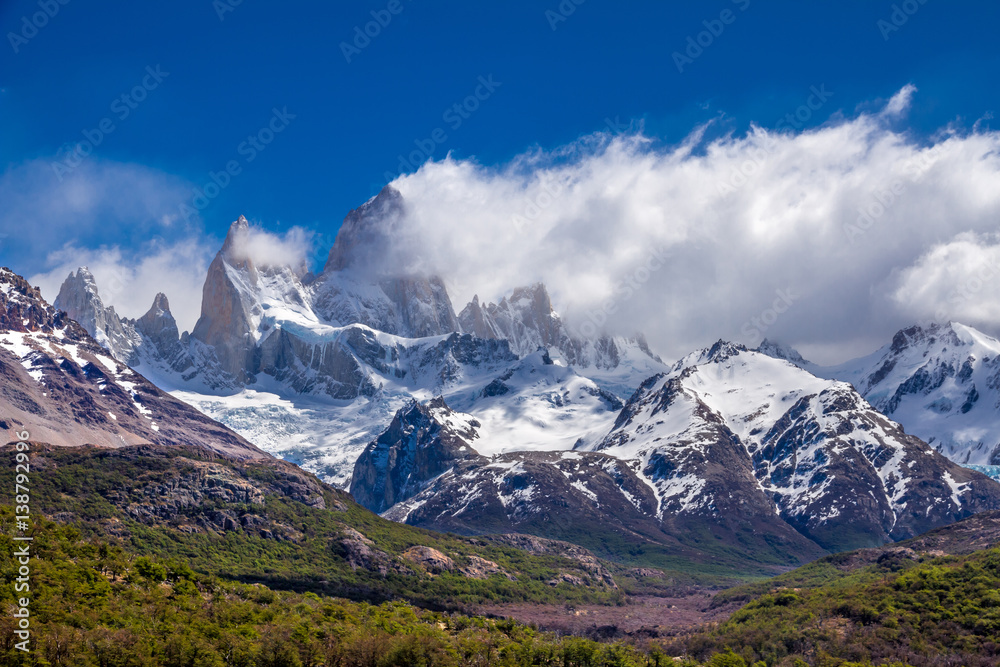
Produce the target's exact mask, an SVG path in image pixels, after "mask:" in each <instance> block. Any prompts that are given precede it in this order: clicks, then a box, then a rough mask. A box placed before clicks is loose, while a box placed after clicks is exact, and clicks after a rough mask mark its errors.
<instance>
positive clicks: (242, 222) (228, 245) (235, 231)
mask: <svg viewBox="0 0 1000 667" xmlns="http://www.w3.org/2000/svg"><path fill="white" fill-rule="evenodd" d="M249 232H250V223H249V222H248V221H247V219H246V217H245V216H243V215H241V216H240V217H239V218H237V219H236V220H235V221H233V222H232V223H231V224H230V225H229V231H227V232H226V240H225V241H223V243H222V250H220V252H221V253H223V254H230V253H232V252H233V250H234V249H235V248H236V244H237V243H239V242H240V241H242V240H244V239H245V238H246V236H247V234H249Z"/></svg>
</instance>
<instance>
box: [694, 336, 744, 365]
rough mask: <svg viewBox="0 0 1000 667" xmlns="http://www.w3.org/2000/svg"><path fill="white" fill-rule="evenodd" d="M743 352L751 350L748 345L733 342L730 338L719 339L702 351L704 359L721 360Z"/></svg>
mask: <svg viewBox="0 0 1000 667" xmlns="http://www.w3.org/2000/svg"><path fill="white" fill-rule="evenodd" d="M743 352H749V350H748V349H747V346H746V345H743V344H742V343H733V342H730V341H728V340H722V339H721V338H720V339H719V340H717V341H716V342H715V343H714V344H713V345H712V347H710V348H707V349H705V350H703V351H702V354H701V357H702V359H703V360H704V361H710V362H720V361H725V360H726V359H729V358H730V357H735V356H738V355H739V354H741V353H743Z"/></svg>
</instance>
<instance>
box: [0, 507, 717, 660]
mask: <svg viewBox="0 0 1000 667" xmlns="http://www.w3.org/2000/svg"><path fill="white" fill-rule="evenodd" d="M12 516H13V515H12V513H11V512H10V510H9V508H6V507H5V508H2V510H0V530H2V535H0V549H4V550H6V552H7V553H10V549H11V548H12V547H13V542H12V540H11V538H10V534H11V529H12ZM34 536H35V542H34V548H35V550H36V554H37V558H35V559H33V560H32V561H31V565H32V591H31V595H32V603H31V612H32V616H31V619H32V630H33V633H34V634H33V640H32V652H31V653H27V654H25V653H23V652H21V651H18V650H17V649H16V648H14V644H15V642H16V641H17V639H16V638H15V636H14V632H13V631H14V624H13V619H12V618H11V617H10V615H9V614H4V615H3V616H2V617H0V664H3V665H10V666H12V667H13V666H15V665H25V666H27V665H32V666H41V665H46V666H49V667H144V666H147V665H149V666H152V665H157V666H161V667H223V666H233V667H319V666H320V665H324V666H334V665H336V666H344V667H347V666H352V667H353V666H356V667H362V666H364V667H368V666H374V667H391V666H400V667H404V666H405V667H411V666H421V665H423V666H428V667H429V666H431V665H434V666H442V667H446V666H449V665H455V666H457V665H482V666H484V667H485V666H489V665H504V666H519V665H553V666H556V665H558V666H560V667H613V666H614V667H631V666H635V667H638V666H640V665H641V666H644V667H645V666H648V665H666V664H678V663H675V662H673V661H672V660H671V659H670V658H669V657H667V656H666V655H665V654H664V653H663V651H662V650H660V649H659V648H657V647H655V646H650V647H636V646H629V645H625V644H621V643H618V644H600V643H597V642H593V641H589V640H585V639H581V638H575V637H556V636H554V635H551V634H547V633H542V632H539V631H537V630H536V629H533V628H531V627H528V626H525V625H521V624H518V623H515V622H513V621H507V620H490V619H484V618H475V617H469V616H462V615H458V614H450V613H442V612H433V611H427V610H420V609H416V608H414V607H411V606H410V605H408V604H405V603H400V602H386V603H383V604H381V605H371V604H366V603H357V602H350V601H347V600H343V599H336V598H331V597H326V596H319V595H316V594H314V593H311V592H306V593H291V592H287V591H275V590H272V589H270V588H267V587H265V586H262V585H259V584H244V583H238V582H232V581H226V580H224V579H222V578H220V577H217V576H213V575H202V574H199V573H197V572H195V571H194V570H193V569H192V568H190V567H188V565H187V564H186V563H184V562H183V561H182V560H179V559H170V560H160V559H158V558H155V557H147V556H136V555H135V554H130V553H129V552H128V551H127V550H125V549H123V548H122V547H121V546H118V545H114V544H108V543H107V542H104V541H101V540H97V539H94V538H84V537H83V536H82V533H81V531H80V530H78V529H77V528H75V527H73V526H69V525H65V524H58V523H55V522H52V521H47V520H41V521H39V522H36V527H35V530H34ZM16 576H17V575H16V566H15V565H14V564H13V563H12V562H11V560H10V559H4V561H3V567H2V569H0V580H2V587H0V606H2V607H3V608H5V609H7V608H10V606H11V604H12V603H13V599H14V593H13V587H12V586H11V582H12V581H13V579H14V578H15V577H16ZM685 664H693V663H685ZM710 664H713V665H717V664H722V663H717V662H713V663H710Z"/></svg>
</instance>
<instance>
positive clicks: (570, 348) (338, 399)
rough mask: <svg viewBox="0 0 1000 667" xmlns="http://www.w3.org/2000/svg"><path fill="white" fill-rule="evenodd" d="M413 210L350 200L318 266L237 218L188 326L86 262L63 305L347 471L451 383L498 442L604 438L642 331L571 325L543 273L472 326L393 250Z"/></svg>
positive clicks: (279, 449)
mask: <svg viewBox="0 0 1000 667" xmlns="http://www.w3.org/2000/svg"><path fill="white" fill-rule="evenodd" d="M404 212H405V203H404V202H403V200H402V197H401V196H400V195H399V193H398V192H396V191H395V190H393V189H392V188H386V189H385V190H383V191H382V192H381V193H380V194H379V195H378V196H377V197H375V198H373V199H372V200H371V201H369V202H367V203H366V204H365V205H363V206H361V207H360V208H358V209H357V210H355V211H352V212H351V213H350V214H348V216H347V218H346V219H345V221H344V224H343V226H342V228H341V230H340V232H339V233H338V236H337V239H336V241H335V243H334V245H333V247H332V248H331V250H330V253H329V257H328V259H327V262H326V265H325V267H324V270H323V272H322V273H321V274H320V275H319V276H314V275H312V274H311V273H309V272H308V271H307V269H306V267H305V266H285V265H281V264H277V265H274V264H272V263H270V262H269V261H268V259H267V257H266V254H267V253H266V252H264V253H261V251H260V248H259V246H257V245H255V244H254V242H253V238H252V234H253V231H252V230H251V228H250V225H249V223H248V222H247V220H246V219H245V218H243V217H241V218H240V219H238V220H237V221H236V222H234V223H233V224H232V225H231V226H230V228H229V230H228V233H227V236H226V239H225V242H224V243H223V245H222V248H221V249H220V250H219V252H218V254H217V255H216V257H215V259H214V260H213V261H212V263H211V265H210V267H209V270H208V275H207V276H206V280H205V285H204V289H203V295H202V311H201V317H200V318H199V320H198V322H197V324H196V325H195V327H194V329H193V331H192V332H191V333H190V334H188V333H183V334H178V332H177V327H176V323H174V321H173V317H172V316H171V315H170V313H169V306H168V304H167V299H166V297H165V296H162V295H160V296H158V297H157V299H156V301H155V303H154V304H153V307H152V308H151V310H150V312H149V313H147V314H146V315H144V316H143V317H141V318H139V319H138V320H129V319H125V318H120V317H119V316H118V315H117V314H116V313H115V312H114V309H113V308H110V307H105V306H104V304H103V303H102V302H101V299H100V295H99V292H98V289H97V285H96V284H95V283H94V280H93V277H92V276H91V275H90V273H89V272H88V271H86V269H80V270H79V271H76V272H74V273H72V274H70V276H69V277H68V278H67V280H66V282H65V283H64V285H63V288H62V290H61V291H60V295H59V300H58V304H59V306H60V307H62V308H64V309H65V310H67V311H68V312H69V313H70V315H71V316H72V317H73V318H75V319H77V320H78V321H80V322H82V323H83V324H84V326H86V327H87V328H88V330H90V331H92V333H93V335H94V336H95V337H96V338H98V339H99V340H100V341H101V342H102V344H104V345H105V346H106V348H107V349H108V350H109V351H110V352H111V353H112V354H113V355H114V356H115V358H117V359H119V360H120V361H122V362H123V363H127V364H129V365H131V366H133V367H135V368H137V369H140V370H141V371H142V372H143V373H145V374H146V375H148V376H149V377H151V378H153V379H155V381H156V382H157V383H158V384H159V385H160V386H161V387H164V388H166V389H168V390H170V391H172V392H174V393H175V395H176V396H178V397H180V398H182V399H183V400H185V401H187V402H189V403H191V404H193V405H196V406H197V407H198V408H199V409H201V410H203V411H204V412H205V413H206V414H208V415H210V416H211V417H213V418H214V419H217V420H219V421H221V422H222V423H224V424H227V425H229V426H230V427H232V428H234V429H235V430H237V431H238V432H240V433H241V434H243V435H244V436H245V437H247V438H249V439H250V440H251V441H253V442H255V443H256V444H258V445H259V446H261V447H262V448H264V449H265V450H267V451H270V452H272V453H275V454H279V455H281V456H284V457H286V458H289V459H290V460H293V461H295V462H297V463H299V464H300V465H303V467H306V468H307V469H309V470H312V471H314V472H317V473H319V474H321V475H322V476H324V477H325V478H326V479H327V480H328V481H331V482H334V483H339V484H342V485H346V484H347V483H348V482H349V480H350V475H351V471H352V469H353V466H354V462H355V459H356V458H357V457H358V455H359V454H360V453H361V452H362V450H363V449H364V447H365V445H367V444H368V442H369V441H371V440H372V438H374V437H375V436H376V435H378V433H380V432H381V431H382V430H384V429H385V428H386V427H387V426H388V425H389V423H390V422H391V420H392V418H393V415H394V414H395V412H396V411H397V410H398V409H399V408H401V407H402V406H403V405H405V404H406V403H407V402H408V401H410V400H412V399H416V400H418V401H426V400H429V399H431V398H433V397H434V396H437V395H443V396H444V397H446V399H447V400H449V401H450V402H452V403H453V404H455V405H457V406H460V407H461V409H462V410H465V411H469V412H472V413H474V414H476V415H478V418H479V419H480V420H481V421H482V423H483V425H484V428H485V429H486V430H487V431H488V432H490V434H491V442H492V443H493V446H494V447H495V448H497V451H502V450H508V449H510V448H514V447H524V446H529V447H537V448H541V449H553V448H557V449H562V448H566V447H571V446H572V445H573V444H574V443H576V442H577V441H579V440H583V441H587V442H590V441H592V440H594V439H596V438H598V437H601V436H602V435H603V433H604V432H605V431H606V428H607V426H608V425H609V424H610V423H611V422H612V421H613V419H614V415H615V409H616V407H617V405H618V404H620V398H621V397H627V396H628V394H630V393H631V392H632V391H633V390H634V389H635V387H636V386H638V384H639V383H640V382H641V381H642V380H643V379H644V378H645V377H647V376H648V375H649V374H650V373H652V372H656V371H658V370H662V369H663V368H664V366H663V364H662V362H660V360H659V359H658V358H656V357H655V355H653V354H652V352H651V351H650V350H649V348H648V347H647V346H646V345H645V342H644V341H643V340H642V338H641V337H637V338H635V339H631V340H627V339H624V338H621V339H612V338H607V337H605V338H601V339H599V340H595V341H582V340H575V339H572V338H571V337H570V336H569V335H568V334H567V333H566V332H565V327H564V326H563V324H562V322H561V321H560V319H559V317H558V316H557V315H556V314H555V311H554V310H553V308H552V304H551V302H550V301H549V297H548V294H547V292H546V290H545V287H544V286H543V285H535V286H533V287H532V288H530V290H527V291H529V292H530V293H531V294H532V295H533V298H534V302H533V303H532V304H531V307H530V308H525V307H522V306H523V304H521V300H522V297H521V296H517V297H516V298H515V296H512V297H511V298H510V299H504V300H502V301H501V303H502V304H504V314H503V316H502V317H501V313H500V311H496V310H494V311H493V314H491V315H490V316H489V317H490V318H491V319H490V321H491V322H494V323H495V322H500V323H501V324H500V325H496V326H494V327H493V328H492V329H490V330H489V331H487V332H483V331H481V330H476V329H475V328H474V327H464V326H463V325H462V324H461V322H460V321H459V317H458V316H456V315H455V313H454V310H453V308H452V304H451V300H450V297H449V295H448V292H447V289H446V287H445V285H444V283H443V282H442V281H441V279H440V278H438V277H436V276H434V275H425V274H420V273H415V272H412V271H410V270H409V269H408V268H407V267H406V265H405V262H403V261H402V260H399V261H395V260H391V257H392V252H393V248H394V247H395V243H394V242H395V241H396V240H397V237H398V236H399V235H400V234H402V233H404V232H403V231H402V230H401V229H400V221H401V220H402V218H403V216H404ZM522 292H525V290H515V295H520V294H521V293H522ZM553 343H555V344H554V345H553ZM540 346H544V347H551V348H552V349H553V350H554V352H553V354H554V356H555V359H554V360H553V359H551V358H550V357H549V355H548V354H547V353H539V352H538V349H539V347H540ZM543 358H544V359H547V360H548V361H547V362H546V361H544V360H543ZM571 362H572V363H571Z"/></svg>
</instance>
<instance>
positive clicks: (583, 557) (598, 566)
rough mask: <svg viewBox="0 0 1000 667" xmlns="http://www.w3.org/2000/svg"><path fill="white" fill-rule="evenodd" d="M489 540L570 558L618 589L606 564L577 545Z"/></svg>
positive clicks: (512, 536)
mask: <svg viewBox="0 0 1000 667" xmlns="http://www.w3.org/2000/svg"><path fill="white" fill-rule="evenodd" d="M489 539H490V540H491V541H493V542H496V543H498V544H507V545H509V546H512V547H515V548H517V549H521V550H522V551H527V552H528V553H530V554H538V555H542V554H544V555H546V556H559V557H561V558H568V559H570V560H573V561H576V562H577V563H579V564H580V565H581V566H582V567H583V569H584V570H586V571H587V572H589V573H590V574H591V575H593V576H594V577H595V578H597V579H599V580H600V581H602V582H604V584H605V585H607V586H609V587H611V588H617V587H618V585H617V584H616V583H615V579H614V577H613V576H612V575H611V572H610V571H609V570H608V569H607V568H606V567H604V564H603V563H602V562H601V561H600V560H599V559H598V558H597V557H596V556H595V555H594V554H593V553H591V552H590V551H589V550H587V549H584V548H583V547H581V546H579V545H577V544H572V543H570V542H562V541H560V540H550V539H546V538H544V537H536V536H534V535H522V534H518V533H508V534H506V535H494V536H491V537H490V538H489ZM657 572H659V571H657ZM659 574H661V575H662V574H663V573H662V572H659Z"/></svg>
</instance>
